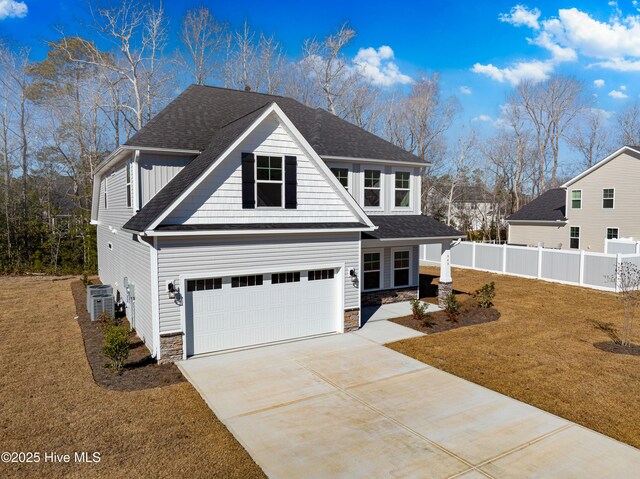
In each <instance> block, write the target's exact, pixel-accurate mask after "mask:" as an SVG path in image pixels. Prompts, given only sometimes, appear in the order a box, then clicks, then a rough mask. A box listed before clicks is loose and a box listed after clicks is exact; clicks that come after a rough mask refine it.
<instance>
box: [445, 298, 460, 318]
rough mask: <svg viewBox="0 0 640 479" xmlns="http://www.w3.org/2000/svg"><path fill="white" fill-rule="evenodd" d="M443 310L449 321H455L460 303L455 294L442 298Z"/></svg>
mask: <svg viewBox="0 0 640 479" xmlns="http://www.w3.org/2000/svg"><path fill="white" fill-rule="evenodd" d="M444 310H445V311H446V313H447V315H448V316H449V319H451V321H456V320H457V317H458V313H459V312H460V303H459V302H458V298H457V297H456V295H455V294H453V293H449V294H448V295H447V296H446V297H445V298H444Z"/></svg>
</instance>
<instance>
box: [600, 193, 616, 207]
mask: <svg viewBox="0 0 640 479" xmlns="http://www.w3.org/2000/svg"><path fill="white" fill-rule="evenodd" d="M604 190H613V206H612V207H611V208H605V207H604ZM600 206H601V207H602V209H603V210H615V209H616V189H615V188H602V202H601V203H600Z"/></svg>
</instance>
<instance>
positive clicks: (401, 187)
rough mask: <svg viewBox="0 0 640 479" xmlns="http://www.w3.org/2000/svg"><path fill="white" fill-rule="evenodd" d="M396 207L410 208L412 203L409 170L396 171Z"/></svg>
mask: <svg viewBox="0 0 640 479" xmlns="http://www.w3.org/2000/svg"><path fill="white" fill-rule="evenodd" d="M395 201H396V203H395V205H396V208H408V207H409V206H410V203H411V174H410V173H409V172H408V171H397V172H396V192H395Z"/></svg>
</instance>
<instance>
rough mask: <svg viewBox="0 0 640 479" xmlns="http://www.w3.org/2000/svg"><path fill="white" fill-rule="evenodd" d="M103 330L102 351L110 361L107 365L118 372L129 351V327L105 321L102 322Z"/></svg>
mask: <svg viewBox="0 0 640 479" xmlns="http://www.w3.org/2000/svg"><path fill="white" fill-rule="evenodd" d="M103 330H104V345H103V346H102V352H103V353H104V355H105V356H106V357H107V359H109V361H110V363H109V365H108V367H110V368H112V369H114V370H115V371H116V372H117V373H118V374H120V373H121V372H122V368H123V367H124V362H125V361H126V360H127V358H128V357H129V352H130V351H131V342H130V340H129V335H130V331H129V328H128V327H127V326H118V325H115V324H112V323H109V322H105V323H104V324H103Z"/></svg>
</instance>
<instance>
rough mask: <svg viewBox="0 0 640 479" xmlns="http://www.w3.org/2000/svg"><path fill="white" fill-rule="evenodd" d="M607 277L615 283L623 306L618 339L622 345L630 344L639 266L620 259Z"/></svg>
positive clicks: (638, 300)
mask: <svg viewBox="0 0 640 479" xmlns="http://www.w3.org/2000/svg"><path fill="white" fill-rule="evenodd" d="M608 279H609V280H610V281H611V282H613V283H615V285H616V291H618V292H619V295H620V301H621V302H622V305H623V307H624V321H623V324H622V337H621V338H620V340H619V341H620V344H622V345H623V346H630V345H631V332H632V328H633V322H634V320H635V315H636V309H637V308H638V305H639V304H640V268H638V266H636V265H635V264H633V263H630V262H628V261H622V262H620V263H618V264H616V268H615V273H614V274H613V275H612V276H610V277H609V278H608Z"/></svg>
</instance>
